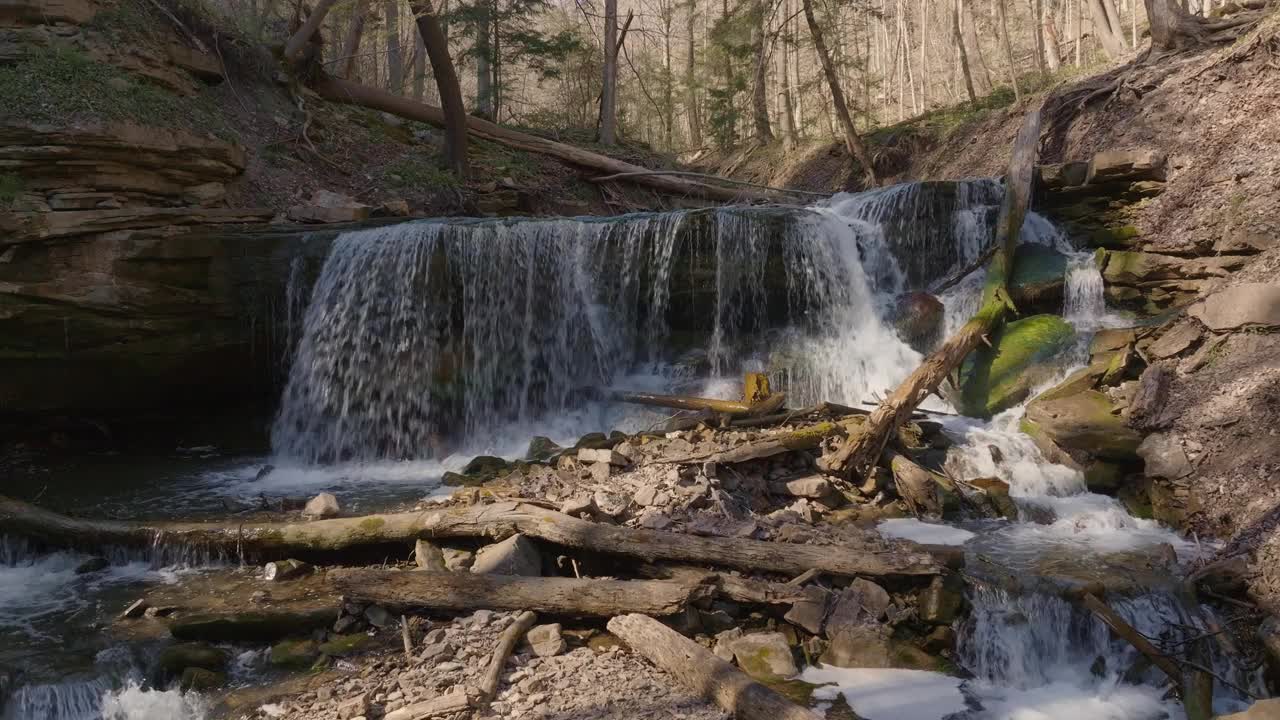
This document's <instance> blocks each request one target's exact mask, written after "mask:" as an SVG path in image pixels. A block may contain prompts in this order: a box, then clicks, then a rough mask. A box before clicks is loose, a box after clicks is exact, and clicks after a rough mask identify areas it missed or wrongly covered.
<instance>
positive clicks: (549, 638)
mask: <svg viewBox="0 0 1280 720" xmlns="http://www.w3.org/2000/svg"><path fill="white" fill-rule="evenodd" d="M524 639H525V642H527V643H529V647H530V648H531V649H532V650H533V654H534V655H536V656H537V657H555V656H556V655H559V654H560V653H563V652H564V651H565V649H566V648H568V643H566V642H565V639H564V636H563V635H561V634H560V623H553V624H550V625H535V626H533V627H531V628H529V632H528V633H527V634H525V637H524Z"/></svg>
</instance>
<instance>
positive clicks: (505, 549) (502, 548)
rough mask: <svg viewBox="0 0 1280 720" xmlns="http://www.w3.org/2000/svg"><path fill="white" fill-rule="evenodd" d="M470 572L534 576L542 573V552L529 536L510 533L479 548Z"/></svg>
mask: <svg viewBox="0 0 1280 720" xmlns="http://www.w3.org/2000/svg"><path fill="white" fill-rule="evenodd" d="M471 572H473V573H493V574H495V575H525V576H531V577H536V576H538V575H541V574H542V554H541V553H540V552H539V551H538V546H537V545H535V544H534V542H533V541H532V540H530V539H529V538H527V537H525V536H524V535H520V534H516V535H512V536H511V537H509V538H507V539H506V540H503V541H502V542H500V543H494V544H493V545H486V546H485V547H482V548H480V551H479V552H478V553H476V559H475V562H474V563H472V565H471Z"/></svg>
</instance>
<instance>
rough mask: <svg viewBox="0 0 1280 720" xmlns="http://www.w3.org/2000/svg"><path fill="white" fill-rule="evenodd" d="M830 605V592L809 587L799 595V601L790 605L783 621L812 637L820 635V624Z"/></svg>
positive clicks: (816, 587)
mask: <svg viewBox="0 0 1280 720" xmlns="http://www.w3.org/2000/svg"><path fill="white" fill-rule="evenodd" d="M830 604H831V591H830V590H827V589H826V588H822V587H818V586H817V585H809V586H807V587H805V588H804V590H803V591H801V593H800V599H799V600H797V601H795V602H794V603H792V604H791V609H790V610H787V614H786V615H784V616H783V619H784V620H786V621H787V622H789V623H791V624H792V625H796V626H799V627H802V628H804V629H805V630H807V631H808V632H810V633H812V634H814V635H820V634H822V624H823V621H824V620H825V619H826V617H827V607H828V606H829V605H830Z"/></svg>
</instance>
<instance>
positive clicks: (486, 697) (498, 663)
mask: <svg viewBox="0 0 1280 720" xmlns="http://www.w3.org/2000/svg"><path fill="white" fill-rule="evenodd" d="M537 620H538V616H537V615H535V614H534V613H531V612H529V611H528V610H526V611H524V612H522V613H520V615H519V616H518V617H516V619H515V622H513V623H511V624H510V625H508V626H507V629H506V630H503V631H502V637H501V638H499V639H498V647H496V648H494V649H493V655H491V656H489V665H488V667H486V668H485V670H484V677H482V678H481V679H480V688H479V690H480V700H479V702H480V703H481V704H482V706H487V705H488V704H489V703H490V702H492V701H493V698H494V696H495V695H497V694H498V683H499V682H501V680H502V668H504V667H506V664H507V659H508V658H510V657H511V653H512V651H514V650H515V649H516V643H518V642H520V638H522V637H524V634H525V633H527V632H529V628H531V627H533V624H534V623H535V622H537Z"/></svg>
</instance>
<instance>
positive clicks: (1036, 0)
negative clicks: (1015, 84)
mask: <svg viewBox="0 0 1280 720" xmlns="http://www.w3.org/2000/svg"><path fill="white" fill-rule="evenodd" d="M1031 11H1032V14H1033V15H1034V17H1032V18H1031V37H1032V39H1034V40H1035V63H1036V71H1037V72H1039V73H1040V74H1041V75H1043V74H1044V73H1045V66H1044V65H1045V56H1044V53H1045V50H1044V29H1043V28H1044V0H1031Z"/></svg>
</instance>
